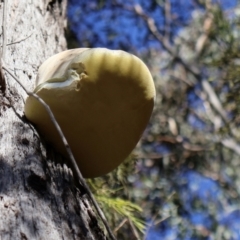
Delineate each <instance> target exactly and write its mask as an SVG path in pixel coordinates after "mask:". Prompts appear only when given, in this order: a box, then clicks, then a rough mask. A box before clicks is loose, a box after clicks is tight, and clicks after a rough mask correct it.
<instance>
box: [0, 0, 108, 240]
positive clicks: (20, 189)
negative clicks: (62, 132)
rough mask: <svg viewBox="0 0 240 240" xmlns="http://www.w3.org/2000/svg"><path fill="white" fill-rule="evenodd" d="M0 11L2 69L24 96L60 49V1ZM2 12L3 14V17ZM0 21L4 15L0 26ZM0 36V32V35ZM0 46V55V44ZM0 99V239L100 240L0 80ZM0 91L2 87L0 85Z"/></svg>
mask: <svg viewBox="0 0 240 240" xmlns="http://www.w3.org/2000/svg"><path fill="white" fill-rule="evenodd" d="M4 2H5V7H6V8H4V3H1V5H0V6H1V9H0V14H1V17H0V18H1V20H0V21H1V25H5V31H4V30H3V31H2V32H1V39H0V41H1V45H2V46H3V47H2V58H3V64H4V66H5V67H7V69H8V70H10V71H11V72H12V73H13V74H14V75H15V76H16V77H17V78H18V79H19V81H20V82H21V83H22V84H23V85H24V86H25V87H26V88H27V89H28V90H29V91H31V90H33V88H34V82H35V79H36V74H37V71H38V67H39V65H40V64H41V63H42V62H43V61H44V60H46V59H47V58H48V57H50V56H51V55H53V54H55V53H58V52H60V51H63V50H65V49H66V42H65V37H64V27H65V26H66V4H67V3H66V0H25V1H22V0H8V1H6V0H5V1H4ZM3 9H5V10H3ZM3 13H5V17H4V18H3V19H4V20H3V21H2V16H3ZM3 29H4V28H3ZM0 31H1V30H0ZM3 39H6V41H5V42H6V44H7V45H6V47H4V45H5V44H4V41H3ZM3 73H4V76H5V80H6V90H5V91H4V92H3V91H2V92H0V239H1V240H5V239H13V240H16V239H44V240H45V239H48V240H50V239H54V240H56V239H81V240H83V239H106V237H105V235H104V233H103V232H102V230H101V229H100V227H99V225H98V220H97V219H96V216H95V213H94V212H93V210H92V207H91V204H90V200H89V198H88V196H87V195H86V194H84V191H83V190H80V189H79V188H77V187H76V185H75V184H74V177H73V176H72V172H71V170H70V169H69V168H68V167H67V166H66V164H64V163H62V164H59V163H58V164H56V163H55V162H54V161H53V157H52V156H53V155H54V154H53V155H49V154H47V153H48V151H46V148H45V145H44V144H43V141H42V140H41V139H40V137H39V135H38V133H37V132H36V130H35V129H34V127H33V126H32V125H31V124H30V123H29V122H28V121H27V120H26V118H25V117H24V113H23V109H24V102H25V99H26V97H27V94H26V93H25V91H24V90H23V89H22V88H21V86H20V85H19V84H18V83H17V82H16V81H15V80H14V79H13V78H12V77H11V76H10V75H9V74H8V73H7V72H6V71H3ZM0 85H1V87H2V88H1V89H2V90H4V81H0Z"/></svg>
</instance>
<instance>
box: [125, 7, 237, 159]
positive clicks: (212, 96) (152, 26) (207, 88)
mask: <svg viewBox="0 0 240 240" xmlns="http://www.w3.org/2000/svg"><path fill="white" fill-rule="evenodd" d="M208 8H210V6H208ZM127 9H128V10H131V9H130V8H127ZM131 11H134V12H135V13H136V14H137V15H138V16H139V17H141V18H142V19H143V20H144V21H145V22H146V23H147V26H148V28H149V30H150V32H151V33H152V35H153V36H154V37H155V38H156V39H157V40H158V41H159V42H160V43H161V45H162V46H163V48H164V49H165V50H166V51H167V52H168V53H169V54H170V55H171V56H172V57H173V59H174V60H175V61H176V62H179V63H180V64H181V65H182V66H183V67H184V68H185V69H186V71H188V72H189V73H191V74H192V75H193V76H194V77H195V78H196V79H197V81H198V82H200V83H201V85H202V88H203V91H204V92H205V93H206V94H207V96H208V101H209V102H210V105H211V106H213V108H214V109H215V111H216V112H217V113H218V114H219V115H220V118H221V119H222V122H223V123H225V124H227V122H228V120H229V119H228V116H227V113H226V111H225V109H224V108H223V106H222V103H221V101H220V100H219V98H218V96H217V94H216V93H215V91H214V89H213V87H212V86H211V84H210V83H209V82H208V81H207V80H206V79H202V76H201V73H200V70H199V69H197V68H195V67H194V66H191V65H190V64H188V63H186V62H185V61H184V60H183V59H182V58H181V57H180V56H179V55H178V53H177V51H176V50H175V49H174V48H173V46H172V45H171V43H170V42H169V40H168V39H167V38H166V37H164V36H163V35H162V34H161V33H160V32H159V31H158V29H157V26H156V23H155V21H154V19H153V18H152V17H150V16H148V15H147V14H146V13H145V12H144V11H143V9H142V7H141V6H140V5H139V4H136V5H134V7H133V8H132V10H131ZM212 24H213V19H212V17H211V15H210V16H209V19H208V20H206V22H205V24H204V28H205V31H206V33H205V34H206V35H204V37H202V38H204V39H202V40H201V36H200V40H199V41H200V42H199V43H198V46H197V49H198V53H200V52H201V51H202V50H203V48H204V46H205V44H206V42H207V37H208V34H209V31H210V29H211V27H212ZM203 40H204V41H203ZM210 105H209V106H210ZM211 119H212V118H210V120H211ZM213 123H214V124H215V121H214V122H213ZM229 130H230V134H231V129H229ZM231 135H232V134H231ZM220 142H221V143H222V145H224V146H225V147H227V148H229V149H231V150H233V151H234V152H235V153H237V154H238V155H240V151H239V150H240V145H239V144H237V141H236V140H235V139H233V138H232V136H231V138H227V139H220Z"/></svg>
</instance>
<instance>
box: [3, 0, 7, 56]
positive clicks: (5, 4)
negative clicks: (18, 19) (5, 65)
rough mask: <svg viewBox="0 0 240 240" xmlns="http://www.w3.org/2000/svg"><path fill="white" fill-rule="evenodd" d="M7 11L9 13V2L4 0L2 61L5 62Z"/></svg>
mask: <svg viewBox="0 0 240 240" xmlns="http://www.w3.org/2000/svg"><path fill="white" fill-rule="evenodd" d="M7 11H8V0H4V7H3V21H2V22H3V26H2V32H3V45H2V59H3V60H5V56H6V46H7Z"/></svg>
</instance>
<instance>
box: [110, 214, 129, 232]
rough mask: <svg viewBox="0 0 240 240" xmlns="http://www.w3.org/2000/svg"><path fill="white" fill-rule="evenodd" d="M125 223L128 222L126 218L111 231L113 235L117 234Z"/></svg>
mask: <svg viewBox="0 0 240 240" xmlns="http://www.w3.org/2000/svg"><path fill="white" fill-rule="evenodd" d="M127 221H128V219H127V218H124V219H123V220H122V221H121V222H120V224H119V225H118V226H117V227H116V228H115V229H114V230H113V232H114V233H117V232H118V230H119V229H120V228H121V227H122V226H123V225H124V224H125V223H126V222H127Z"/></svg>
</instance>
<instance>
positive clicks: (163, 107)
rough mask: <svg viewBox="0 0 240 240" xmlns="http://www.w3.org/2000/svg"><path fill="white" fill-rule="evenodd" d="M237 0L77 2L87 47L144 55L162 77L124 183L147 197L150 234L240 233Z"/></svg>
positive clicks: (141, 198)
mask: <svg viewBox="0 0 240 240" xmlns="http://www.w3.org/2000/svg"><path fill="white" fill-rule="evenodd" d="M237 3H238V2H237V1H218V3H216V2H215V3H213V2H211V1H207V0H206V1H194V0H192V1H184V2H183V1H170V0H169V1H167V0H165V1H132V2H129V3H125V2H124V1H120V0H119V1H90V2H88V4H79V3H75V2H74V1H70V5H69V18H70V22H71V25H70V26H71V29H72V30H73V31H74V32H75V33H76V37H77V39H78V41H79V42H80V46H90V47H95V46H97V47H99V46H103V47H106V46H107V47H110V48H121V49H124V50H128V51H131V52H133V53H135V54H138V55H139V56H140V57H141V58H142V59H143V60H144V61H145V62H146V63H147V64H148V65H149V67H150V69H151V72H152V74H153V76H154V79H155V85H156V88H157V92H158V95H157V99H156V108H155V111H154V114H153V117H152V120H151V122H150V124H149V128H148V129H147V131H146V132H145V134H144V136H143V139H142V142H141V143H140V144H139V146H138V148H137V151H136V153H137V155H138V160H139V161H138V162H137V168H136V171H137V174H136V173H135V174H132V175H130V176H129V177H128V182H127V183H125V185H127V186H128V193H126V191H125V192H124V191H123V192H119V191H118V194H119V196H120V195H122V197H126V198H128V199H130V200H131V201H132V202H135V203H137V204H138V205H140V206H142V208H143V210H144V212H143V214H142V219H143V220H145V222H146V223H147V224H148V225H147V229H146V231H145V237H146V239H151V240H153V239H159V238H162V239H239V238H240V236H239V232H238V229H239V223H240V221H239V220H240V219H239V193H240V189H239V184H238V182H239V180H240V179H239V174H238V172H239V162H240V161H239V154H240V151H239V150H240V144H239V141H240V139H239V136H240V135H239V130H238V127H239V117H238V114H239V94H238V91H239V54H238V51H239V36H240V34H239V21H238V16H239V13H238V12H239V6H238V5H237ZM86 12H87V13H88V15H87V16H86V15H85V13H86ZM78 22H81V24H80V25H79V24H78ZM110 23H111V24H110ZM111 187H112V188H113V187H114V186H112V185H111ZM97 192H98V191H96V194H98V193H97ZM115 194H116V193H115ZM115 224H116V223H115ZM120 225H121V221H120V220H119V226H120ZM123 226H124V227H125V230H126V229H127V227H126V224H125V225H124V224H123ZM124 227H123V228H122V233H121V234H124V233H123V232H124ZM119 231H120V230H119ZM135 237H136V238H137V236H135ZM125 238H126V239H127V237H126V235H125ZM125 238H122V239H125Z"/></svg>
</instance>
